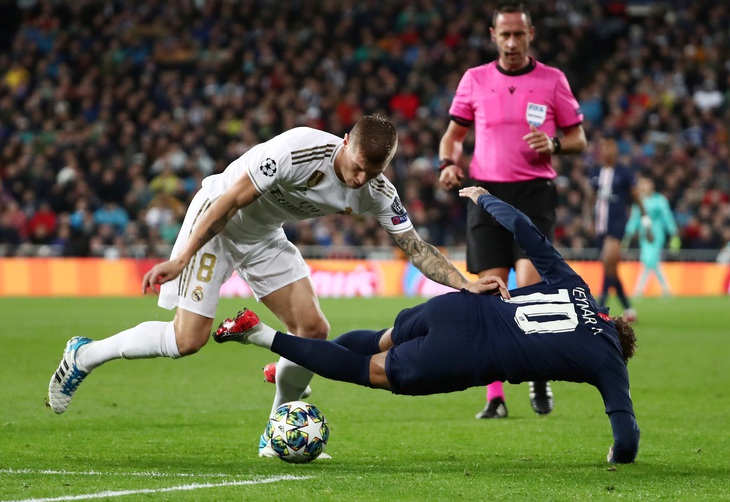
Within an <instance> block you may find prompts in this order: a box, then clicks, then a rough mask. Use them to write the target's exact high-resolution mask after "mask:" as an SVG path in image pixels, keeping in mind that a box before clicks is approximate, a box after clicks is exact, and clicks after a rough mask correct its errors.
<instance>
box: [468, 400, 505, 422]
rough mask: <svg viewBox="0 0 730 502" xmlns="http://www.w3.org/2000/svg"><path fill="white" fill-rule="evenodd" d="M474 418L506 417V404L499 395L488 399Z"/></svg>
mask: <svg viewBox="0 0 730 502" xmlns="http://www.w3.org/2000/svg"><path fill="white" fill-rule="evenodd" d="M474 418H477V419H479V418H507V405H506V404H505V403H504V399H502V398H501V397H495V398H494V399H490V400H489V402H488V403H487V406H485V407H484V409H483V410H482V411H480V412H479V413H477V414H476V416H475V417H474Z"/></svg>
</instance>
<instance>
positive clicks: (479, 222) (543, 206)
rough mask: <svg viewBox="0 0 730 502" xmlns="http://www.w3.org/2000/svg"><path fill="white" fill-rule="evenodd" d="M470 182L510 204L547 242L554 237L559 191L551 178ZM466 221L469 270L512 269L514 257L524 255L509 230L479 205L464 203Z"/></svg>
mask: <svg viewBox="0 0 730 502" xmlns="http://www.w3.org/2000/svg"><path fill="white" fill-rule="evenodd" d="M469 184H470V185H473V186H480V187H483V188H486V189H487V190H489V193H491V194H492V195H494V196H495V197H497V198H499V199H501V200H503V201H505V202H507V203H509V204H512V205H513V206H514V207H516V208H517V209H519V210H520V211H522V212H523V213H525V214H526V215H527V216H528V217H529V218H530V219H531V220H532V222H533V223H534V224H535V226H536V227H537V228H539V229H540V231H541V232H542V233H543V234H545V235H546V236H547V238H548V239H550V241H552V240H553V238H554V236H555V220H556V214H555V209H556V207H557V205H558V193H557V190H556V189H555V183H554V182H553V181H552V180H549V179H544V178H538V179H534V180H529V181H516V182H511V183H496V182H484V181H477V180H470V183H469ZM469 184H465V186H468V185H469ZM466 223H467V233H466V269H467V270H468V271H469V272H471V273H473V274H477V273H479V272H481V271H482V270H487V269H490V268H497V267H504V268H512V267H513V266H514V264H515V262H516V261H517V260H519V259H521V258H527V256H526V255H525V252H524V251H523V250H522V249H521V248H520V247H519V246H518V245H517V243H516V242H515V239H514V236H513V235H512V233H511V232H509V231H508V230H506V229H505V228H504V227H503V226H502V225H500V224H499V223H497V220H495V219H494V218H493V217H492V216H491V215H490V214H489V213H487V212H486V211H485V210H484V209H482V208H481V207H479V206H478V205H476V204H469V205H468V206H467V212H466Z"/></svg>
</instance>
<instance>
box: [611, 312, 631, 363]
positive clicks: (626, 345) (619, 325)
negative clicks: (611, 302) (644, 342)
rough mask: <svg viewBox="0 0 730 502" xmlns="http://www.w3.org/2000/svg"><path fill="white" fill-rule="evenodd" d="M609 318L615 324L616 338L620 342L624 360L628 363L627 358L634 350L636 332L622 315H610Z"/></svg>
mask: <svg viewBox="0 0 730 502" xmlns="http://www.w3.org/2000/svg"><path fill="white" fill-rule="evenodd" d="M611 320H612V321H613V322H614V324H615V325H616V331H617V332H618V339H619V341H620V342H621V352H623V355H624V362H626V363H628V362H629V359H631V358H632V357H633V356H634V353H635V352H636V333H634V328H632V327H631V324H629V322H628V321H627V320H626V319H624V318H623V317H622V316H615V317H611Z"/></svg>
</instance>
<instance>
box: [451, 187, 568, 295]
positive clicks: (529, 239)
mask: <svg viewBox="0 0 730 502" xmlns="http://www.w3.org/2000/svg"><path fill="white" fill-rule="evenodd" d="M459 195H460V196H461V197H466V198H469V199H471V200H472V201H473V202H474V203H475V204H477V205H479V206H481V207H482V209H484V210H485V211H486V212H488V213H489V214H491V215H492V216H493V217H494V219H496V220H497V221H498V222H499V223H500V224H501V225H502V226H503V227H504V228H506V229H507V230H509V231H510V232H512V234H513V235H514V236H515V240H516V241H517V243H518V244H519V245H520V247H521V248H522V249H524V250H525V253H527V256H528V257H529V258H530V261H532V264H533V265H535V268H536V269H537V271H538V272H539V273H540V276H541V277H542V278H543V279H544V280H546V281H550V280H551V279H553V278H555V279H560V278H562V277H565V276H566V275H576V274H575V271H573V269H572V268H570V266H569V265H568V264H567V263H565V260H563V257H562V256H561V255H560V253H558V251H557V250H556V249H555V247H553V245H552V244H551V243H550V241H549V240H548V239H547V237H545V236H544V235H543V234H542V232H540V230H538V228H537V227H536V226H535V225H534V224H533V223H532V221H530V219H529V218H528V217H527V216H526V215H525V214H524V213H523V212H522V211H520V210H518V209H516V208H515V207H513V206H511V205H509V204H507V203H506V202H504V201H502V200H500V199H498V198H497V197H495V196H493V195H491V194H490V193H489V192H488V191H487V190H485V189H484V188H481V187H474V186H471V187H465V188H462V189H461V190H459Z"/></svg>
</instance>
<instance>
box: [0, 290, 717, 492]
mask: <svg viewBox="0 0 730 502" xmlns="http://www.w3.org/2000/svg"><path fill="white" fill-rule="evenodd" d="M420 301H421V300H420V299H414V298H411V299H347V300H344V299H343V300H323V301H322V308H323V310H324V312H325V314H326V315H327V317H328V318H329V320H330V322H331V324H332V335H336V334H339V333H341V332H343V331H347V330H350V329H353V328H381V327H386V326H390V324H391V323H392V319H393V318H394V316H395V314H396V313H397V312H398V311H399V310H400V309H401V308H404V307H407V306H411V305H414V304H416V303H418V302H420ZM252 304H253V301H252V300H249V301H241V300H224V301H223V302H222V303H221V305H220V308H219V310H218V312H219V316H220V317H221V318H222V317H225V316H229V315H232V314H235V312H236V311H237V310H238V308H240V307H242V306H244V305H248V306H252ZM636 308H637V310H638V312H639V316H640V319H639V324H638V325H637V326H636V329H637V334H638V339H639V350H638V352H637V355H636V357H635V358H634V360H633V361H632V362H631V363H630V365H629V371H630V373H631V378H632V395H633V398H634V404H635V407H636V414H637V418H638V421H639V425H640V427H641V429H642V437H641V447H640V451H639V457H638V461H637V463H636V464H634V465H620V466H615V467H612V466H610V465H609V464H607V463H606V462H605V456H606V452H607V450H608V447H609V446H610V444H611V442H612V438H611V430H610V426H609V421H608V419H607V417H606V416H605V414H604V411H603V406H602V401H601V398H600V395H599V394H598V392H597V391H596V390H595V389H594V388H593V387H591V386H589V385H585V384H572V383H565V382H556V383H554V384H553V390H554V392H555V411H554V412H553V413H552V414H551V415H549V416H546V417H538V416H536V415H535V414H534V413H533V412H532V410H531V408H530V405H529V402H528V397H527V392H528V391H527V385H526V384H522V385H519V386H514V385H507V386H506V393H507V404H508V406H509V411H510V418H509V419H507V420H499V421H477V420H475V419H474V418H473V416H474V414H475V413H476V412H477V411H478V410H479V409H480V408H481V407H482V405H483V396H484V394H483V393H484V390H483V389H481V388H475V389H470V390H468V391H466V392H459V393H454V394H448V395H438V396H428V397H403V396H394V395H391V394H389V393H387V392H384V391H380V390H372V389H366V388H360V387H356V386H354V385H349V384H345V383H339V382H331V381H327V380H325V379H323V378H320V377H315V379H314V380H313V382H312V386H313V388H314V394H313V395H312V396H311V397H310V398H309V399H308V400H309V401H310V402H312V403H313V404H315V405H317V406H318V407H319V408H320V409H321V410H322V411H323V412H324V414H325V415H326V417H327V419H328V421H329V422H330V425H331V436H330V443H329V446H328V450H327V451H328V452H329V453H330V454H331V455H332V457H333V458H332V460H318V461H315V462H313V463H311V464H308V465H290V464H286V463H284V462H281V461H279V460H276V459H260V458H258V457H257V456H256V449H257V443H258V438H259V434H260V433H261V432H262V431H263V428H264V425H265V423H266V417H267V416H268V413H269V407H270V405H271V400H272V397H273V392H274V388H273V386H271V385H270V384H267V383H265V382H264V381H263V377H262V373H261V368H262V366H264V364H266V363H267V362H270V361H273V360H275V358H274V357H272V354H271V353H269V352H268V351H266V350H263V349H260V348H257V347H252V346H245V347H244V346H239V345H237V344H225V345H217V344H215V343H210V344H208V345H207V346H206V347H205V348H204V349H203V350H202V351H201V352H200V353H199V354H197V355H195V356H194V357H189V358H185V359H182V360H178V361H171V360H168V359H157V360H138V361H113V362H110V363H108V364H107V365H105V366H103V367H101V368H99V369H98V370H96V371H95V372H94V373H93V374H92V375H91V376H90V377H89V378H88V379H87V380H86V381H85V382H84V383H83V385H82V386H81V387H80V389H79V391H78V393H77V395H76V398H75V399H74V401H73V403H72V404H71V407H70V408H69V410H68V411H67V412H66V413H65V414H64V415H61V416H56V415H55V414H54V413H53V412H52V411H51V410H50V409H48V408H45V406H44V401H45V396H46V390H47V386H48V380H49V378H50V375H51V373H52V372H53V371H54V370H55V367H56V365H57V364H58V361H59V358H60V356H61V352H62V349H63V347H64V345H65V343H66V340H67V339H68V338H70V337H71V336H74V335H85V336H89V337H91V338H104V337H106V336H109V335H111V334H113V333H115V332H118V331H121V330H123V329H126V328H127V327H131V326H133V325H135V324H137V323H139V322H142V321H145V320H169V319H170V318H171V313H170V312H168V311H165V310H162V309H159V308H158V307H157V306H156V303H155V300H154V299H153V298H138V299H93V300H92V299H84V300H79V299H1V300H0V319H1V321H2V322H1V323H0V500H3V501H7V500H23V499H39V500H86V499H87V498H97V499H98V498H104V499H105V500H283V499H288V500H305V499H306V500H348V501H349V500H367V501H370V500H497V499H500V500H581V501H582V500H587V499H598V500H615V499H618V498H621V499H623V500H637V499H642V500H644V499H664V500H712V501H715V500H723V499H724V500H728V499H730V492H729V490H730V461H729V459H730V440H729V438H730V419H729V418H728V415H729V413H728V412H730V403H729V402H728V398H730V395H729V393H730V391H729V389H730V371H729V370H728V363H727V360H728V354H730V299H729V298H673V299H643V300H638V301H637V302H636ZM257 311H258V312H259V313H260V314H262V317H263V318H264V320H265V321H268V322H270V323H271V324H272V325H274V326H276V327H279V328H281V325H280V324H279V323H278V322H277V321H275V320H274V319H273V318H272V316H271V315H270V314H269V312H268V311H267V310H266V309H265V307H263V306H261V305H259V306H258V309H257ZM84 496H85V497H84Z"/></svg>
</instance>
